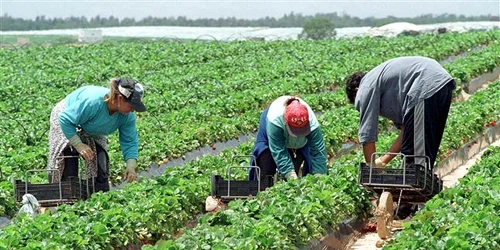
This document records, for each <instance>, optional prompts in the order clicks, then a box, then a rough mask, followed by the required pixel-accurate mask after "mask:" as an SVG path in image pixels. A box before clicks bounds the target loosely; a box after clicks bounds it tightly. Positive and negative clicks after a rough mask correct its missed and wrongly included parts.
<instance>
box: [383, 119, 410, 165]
mask: <svg viewBox="0 0 500 250" xmlns="http://www.w3.org/2000/svg"><path fill="white" fill-rule="evenodd" d="M404 129H405V127H404V126H401V131H400V132H399V135H398V138H396V140H394V142H392V145H391V148H390V149H389V152H391V153H399V152H401V144H402V143H403V134H404ZM394 157H396V155H393V154H386V155H383V156H382V157H381V160H382V162H383V163H384V164H387V163H389V162H390V161H391V160H392V159H394Z"/></svg>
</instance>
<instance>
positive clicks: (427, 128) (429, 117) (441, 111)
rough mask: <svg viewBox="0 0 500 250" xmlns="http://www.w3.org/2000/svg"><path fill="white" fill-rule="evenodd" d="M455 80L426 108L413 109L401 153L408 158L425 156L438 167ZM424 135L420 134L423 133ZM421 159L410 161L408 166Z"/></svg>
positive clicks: (429, 101) (431, 163) (430, 100)
mask: <svg viewBox="0 0 500 250" xmlns="http://www.w3.org/2000/svg"><path fill="white" fill-rule="evenodd" d="M454 88H455V81H453V80H452V81H450V82H449V83H447V84H446V86H444V87H443V88H442V89H440V90H439V91H438V92H437V93H436V94H434V95H433V96H431V97H429V98H428V99H425V100H424V102H423V105H422V104H420V105H417V106H416V107H414V108H412V109H411V110H410V112H408V114H406V115H405V118H404V122H403V124H404V127H405V129H404V134H403V142H402V145H401V153H403V154H405V155H424V153H425V156H428V157H429V158H430V167H431V168H432V167H434V163H435V161H436V157H437V153H438V151H439V145H440V144H441V139H442V138H443V132H444V128H445V126H446V119H448V112H449V111H450V105H451V99H452V93H453V89H454ZM421 129H423V132H419V131H422V130H421ZM422 160H423V158H421V159H418V158H416V159H413V158H408V160H407V162H406V163H407V164H412V163H414V162H418V163H419V164H421V165H423V164H422V163H421V162H422Z"/></svg>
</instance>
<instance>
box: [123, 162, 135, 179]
mask: <svg viewBox="0 0 500 250" xmlns="http://www.w3.org/2000/svg"><path fill="white" fill-rule="evenodd" d="M126 166H127V168H126V169H125V175H124V178H125V180H127V182H129V183H130V182H133V181H135V180H136V179H137V174H136V172H135V168H136V167H137V160H136V159H128V160H127V163H126Z"/></svg>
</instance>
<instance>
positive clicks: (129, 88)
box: [117, 79, 147, 112]
mask: <svg viewBox="0 0 500 250" xmlns="http://www.w3.org/2000/svg"><path fill="white" fill-rule="evenodd" d="M117 83H118V91H119V92H120V94H121V95H122V96H123V97H124V98H125V101H127V102H128V103H129V104H130V106H132V108H134V110H135V111H137V112H144V111H146V110H147V108H146V106H144V103H143V102H142V97H143V96H144V88H143V87H142V84H140V83H139V82H137V81H136V80H134V79H118V82H117Z"/></svg>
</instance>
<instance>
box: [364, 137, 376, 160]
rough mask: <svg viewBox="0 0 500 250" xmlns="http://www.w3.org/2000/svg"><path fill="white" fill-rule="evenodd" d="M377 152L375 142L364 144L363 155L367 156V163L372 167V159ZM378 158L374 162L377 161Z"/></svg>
mask: <svg viewBox="0 0 500 250" xmlns="http://www.w3.org/2000/svg"><path fill="white" fill-rule="evenodd" d="M375 152H376V148H375V142H367V143H365V144H363V154H364V155H365V162H366V163H368V164H369V165H371V162H370V159H371V157H372V154H373V153H375ZM375 159H376V158H374V159H373V160H374V161H375Z"/></svg>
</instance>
